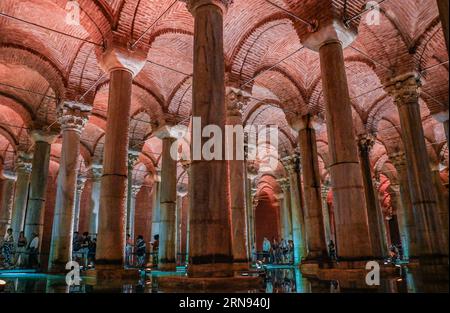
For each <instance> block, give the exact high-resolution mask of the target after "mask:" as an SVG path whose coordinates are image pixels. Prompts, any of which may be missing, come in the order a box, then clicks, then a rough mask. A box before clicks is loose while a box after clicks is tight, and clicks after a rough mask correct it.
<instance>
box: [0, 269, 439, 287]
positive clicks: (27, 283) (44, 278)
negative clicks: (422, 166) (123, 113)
mask: <svg viewBox="0 0 450 313" xmlns="http://www.w3.org/2000/svg"><path fill="white" fill-rule="evenodd" d="M161 275H163V274H161V273H157V272H153V273H151V274H147V275H145V274H143V276H142V278H141V279H140V280H139V281H136V282H135V283H119V284H117V283H116V284H114V285H113V284H105V285H95V284H94V283H93V282H92V281H90V278H83V280H82V282H81V285H80V286H71V287H69V286H67V284H66V281H65V277H64V276H62V275H45V274H14V276H13V275H11V276H9V275H2V274H0V280H3V281H5V282H6V285H5V287H4V291H3V292H5V293H104V292H112V293H159V292H173V291H167V290H166V291H165V290H160V289H159V288H158V277H159V276H161ZM164 275H167V273H166V274H164ZM178 275H183V273H181V274H180V273H178ZM262 276H263V278H264V286H261V289H259V290H236V292H247V293H415V292H422V291H423V290H425V289H422V288H418V285H420V284H419V283H418V279H417V276H416V274H413V273H412V272H411V271H409V270H407V269H406V268H404V269H403V270H402V271H400V272H399V275H398V276H397V277H389V278H382V279H381V281H380V285H379V286H367V285H366V283H365V281H352V280H346V281H343V280H341V281H320V280H317V279H310V278H306V277H303V276H302V274H301V272H300V271H299V270H297V269H293V268H283V269H276V268H274V269H267V270H266V271H265V273H262ZM419 287H420V286H419ZM436 288H437V289H435V290H437V291H440V292H448V282H447V283H446V284H444V285H441V286H440V287H436ZM0 292H1V291H0ZM178 292H183V291H182V290H179V291H178Z"/></svg>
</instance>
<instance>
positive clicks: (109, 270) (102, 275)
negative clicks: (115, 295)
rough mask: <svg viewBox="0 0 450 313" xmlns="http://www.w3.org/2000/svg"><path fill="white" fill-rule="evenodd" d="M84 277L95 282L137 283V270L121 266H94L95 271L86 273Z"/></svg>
mask: <svg viewBox="0 0 450 313" xmlns="http://www.w3.org/2000/svg"><path fill="white" fill-rule="evenodd" d="M85 276H87V277H90V278H94V279H96V280H97V281H138V280H139V270H137V269H124V268H123V267H122V266H114V267H113V266H108V267H106V266H105V267H104V266H96V268H95V269H93V270H88V271H86V274H85Z"/></svg>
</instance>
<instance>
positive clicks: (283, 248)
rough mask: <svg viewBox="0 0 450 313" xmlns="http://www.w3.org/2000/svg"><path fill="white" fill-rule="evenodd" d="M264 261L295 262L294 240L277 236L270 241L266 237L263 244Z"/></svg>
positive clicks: (270, 262)
mask: <svg viewBox="0 0 450 313" xmlns="http://www.w3.org/2000/svg"><path fill="white" fill-rule="evenodd" d="M262 258H263V260H262V261H263V263H266V264H267V263H269V264H292V263H293V262H294V241H292V240H286V239H283V238H281V240H277V239H276V238H275V237H273V238H272V241H269V239H267V237H264V240H263V245H262Z"/></svg>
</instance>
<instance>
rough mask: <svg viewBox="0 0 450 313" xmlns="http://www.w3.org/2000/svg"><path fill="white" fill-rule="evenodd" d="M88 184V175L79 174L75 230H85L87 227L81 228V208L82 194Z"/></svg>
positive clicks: (74, 219) (74, 217)
mask: <svg viewBox="0 0 450 313" xmlns="http://www.w3.org/2000/svg"><path fill="white" fill-rule="evenodd" d="M85 184H86V177H83V176H78V178H77V189H76V193H75V212H74V216H73V221H74V222H73V230H74V231H79V232H80V231H81V232H84V231H86V229H80V208H81V195H82V193H83V190H84V186H85Z"/></svg>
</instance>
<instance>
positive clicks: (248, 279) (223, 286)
mask: <svg viewBox="0 0 450 313" xmlns="http://www.w3.org/2000/svg"><path fill="white" fill-rule="evenodd" d="M157 282H158V288H160V289H162V290H165V291H167V292H170V291H171V290H173V291H177V292H180V291H186V292H189V291H190V292H192V291H196V292H206V291H207V292H211V291H213V292H227V291H228V292H236V291H248V290H259V289H263V288H264V282H263V279H262V278H261V277H258V276H255V277H252V276H235V277H212V278H192V277H158V278H157Z"/></svg>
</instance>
